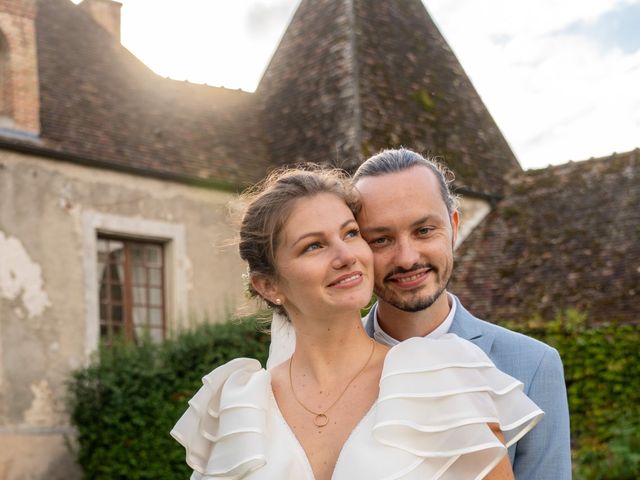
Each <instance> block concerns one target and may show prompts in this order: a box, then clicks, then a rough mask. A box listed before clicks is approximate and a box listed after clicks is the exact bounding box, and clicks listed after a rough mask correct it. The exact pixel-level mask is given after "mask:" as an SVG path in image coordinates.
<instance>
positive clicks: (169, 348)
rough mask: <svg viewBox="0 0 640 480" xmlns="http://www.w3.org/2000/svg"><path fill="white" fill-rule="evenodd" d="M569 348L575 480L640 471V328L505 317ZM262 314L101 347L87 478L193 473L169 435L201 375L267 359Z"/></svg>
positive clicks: (84, 398)
mask: <svg viewBox="0 0 640 480" xmlns="http://www.w3.org/2000/svg"><path fill="white" fill-rule="evenodd" d="M506 326H508V327H509V328H512V329H513V330H517V331H520V332H522V333H525V334H527V335H530V336H532V337H535V338H538V339H540V340H542V341H544V342H545V343H548V344H549V345H551V346H553V347H555V348H557V349H558V351H559V352H560V355H561V357H562V360H563V362H564V368H565V379H566V382H567V392H568V396H569V408H570V411H571V435H572V444H573V455H574V457H573V459H574V474H575V478H576V480H581V479H584V480H608V479H611V480H613V479H615V480H627V479H637V478H640V389H638V384H639V382H640V362H638V351H640V330H639V329H638V327H637V326H634V325H613V324H601V325H597V326H589V325H587V323H586V321H585V316H584V315H582V314H580V313H578V312H576V311H567V312H565V313H563V314H562V315H559V316H558V317H556V318H555V319H554V320H552V321H543V320H542V319H540V318H537V317H536V318H532V319H530V320H529V321H527V322H524V323H517V324H516V323H511V324H508V325H506ZM267 346H268V336H267V335H266V334H265V333H264V332H263V328H262V324H260V323H259V322H258V321H257V320H255V319H245V320H243V321H241V322H238V321H233V322H228V323H226V324H219V325H202V326H200V327H197V328H195V329H194V330H192V331H189V332H185V333H182V334H180V335H179V336H178V337H177V338H175V339H172V340H169V341H167V342H165V343H164V344H162V345H154V344H150V343H144V344H143V345H141V346H139V347H134V346H132V345H128V344H124V343H122V344H117V345H114V346H113V347H111V348H102V349H101V350H100V352H99V356H98V357H97V358H96V359H95V361H94V362H92V363H91V365H90V366H89V367H87V368H85V369H82V370H79V371H77V372H76V373H75V374H74V376H73V379H72V381H71V385H70V392H71V408H72V421H73V423H74V424H75V426H76V427H77V430H78V433H79V445H80V446H79V451H78V461H79V463H80V465H81V466H82V468H83V469H84V474H85V478H88V479H92V480H102V479H105V480H106V479H109V480H114V479H130V480H138V479H154V480H163V479H172V480H174V479H177V478H188V477H189V475H190V469H189V468H188V467H187V466H186V464H185V459H184V449H183V448H182V447H181V446H180V445H179V444H178V443H177V442H176V441H174V440H173V439H172V438H171V437H170V436H169V434H168V432H169V431H170V430H171V428H172V427H173V425H174V424H175V422H176V421H177V420H178V418H179V417H180V415H182V413H183V412H184V411H185V409H186V406H187V405H186V402H187V400H188V399H189V398H191V396H192V395H193V394H194V393H195V391H196V390H197V389H198V388H199V387H200V385H201V377H202V376H204V375H205V374H206V373H208V372H209V371H211V370H212V369H213V368H215V367H217V366H218V365H220V364H222V363H224V362H226V361H228V360H230V359H232V358H235V357H253V358H257V359H258V360H260V361H261V362H262V363H263V364H264V362H265V361H266V356H267Z"/></svg>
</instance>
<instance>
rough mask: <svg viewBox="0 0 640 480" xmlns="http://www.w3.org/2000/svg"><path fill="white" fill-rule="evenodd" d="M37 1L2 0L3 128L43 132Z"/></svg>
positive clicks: (0, 78) (0, 88)
mask: <svg viewBox="0 0 640 480" xmlns="http://www.w3.org/2000/svg"><path fill="white" fill-rule="evenodd" d="M36 8H37V6H36V0H0V128H11V129H13V130H22V131H24V132H28V133H31V134H35V135H38V134H39V133H40V93H39V83H38V56H37V55H38V54H37V46H36V32H35V17H36Z"/></svg>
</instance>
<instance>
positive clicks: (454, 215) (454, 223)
mask: <svg viewBox="0 0 640 480" xmlns="http://www.w3.org/2000/svg"><path fill="white" fill-rule="evenodd" d="M459 224H460V213H458V210H454V211H453V212H451V233H452V236H453V247H454V248H455V246H456V240H458V226H459Z"/></svg>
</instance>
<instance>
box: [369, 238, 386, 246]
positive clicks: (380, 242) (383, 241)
mask: <svg viewBox="0 0 640 480" xmlns="http://www.w3.org/2000/svg"><path fill="white" fill-rule="evenodd" d="M387 243H389V239H388V238H387V237H378V238H372V239H371V240H369V245H371V246H372V247H382V246H384V245H386V244H387Z"/></svg>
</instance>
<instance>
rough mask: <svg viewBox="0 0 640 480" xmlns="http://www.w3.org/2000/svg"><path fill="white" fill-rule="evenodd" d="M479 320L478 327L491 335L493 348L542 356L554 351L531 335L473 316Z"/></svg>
mask: <svg viewBox="0 0 640 480" xmlns="http://www.w3.org/2000/svg"><path fill="white" fill-rule="evenodd" d="M474 319H475V320H476V321H477V322H479V325H480V328H481V329H482V330H483V331H484V332H485V333H488V334H491V335H492V336H493V339H494V340H493V345H494V348H508V349H513V350H519V351H527V352H530V353H537V354H538V355H540V356H542V355H544V354H545V353H549V352H552V351H555V349H554V348H553V347H551V346H549V345H547V344H546V343H544V342H542V341H540V340H537V339H535V338H533V337H529V336H528V335H525V334H523V333H520V332H516V331H514V330H510V329H508V328H506V327H503V326H501V325H496V324H495V323H491V322H488V321H486V320H482V319H480V318H476V317H474Z"/></svg>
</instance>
